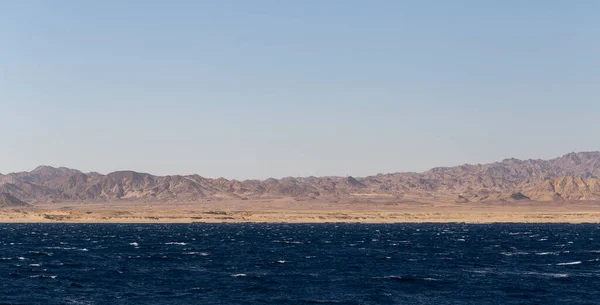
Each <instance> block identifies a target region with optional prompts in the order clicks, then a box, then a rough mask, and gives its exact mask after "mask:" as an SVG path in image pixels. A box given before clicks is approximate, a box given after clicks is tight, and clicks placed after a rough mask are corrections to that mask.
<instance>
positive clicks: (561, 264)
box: [556, 261, 581, 266]
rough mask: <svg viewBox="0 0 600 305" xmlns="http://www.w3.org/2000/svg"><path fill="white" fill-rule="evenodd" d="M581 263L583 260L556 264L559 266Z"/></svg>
mask: <svg viewBox="0 0 600 305" xmlns="http://www.w3.org/2000/svg"><path fill="white" fill-rule="evenodd" d="M579 264H581V261H575V262H568V263H558V264H556V265H557V266H568V265H579Z"/></svg>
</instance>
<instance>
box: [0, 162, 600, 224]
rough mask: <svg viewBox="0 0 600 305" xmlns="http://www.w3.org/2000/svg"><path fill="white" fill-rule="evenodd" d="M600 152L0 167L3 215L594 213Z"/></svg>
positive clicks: (438, 217)
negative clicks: (247, 166)
mask: <svg viewBox="0 0 600 305" xmlns="http://www.w3.org/2000/svg"><path fill="white" fill-rule="evenodd" d="M599 175H600V152H584V153H570V154H567V155H565V156H562V157H559V158H556V159H552V160H518V159H507V160H503V161H501V162H495V163H490V164H483V165H482V164H477V165H462V166H457V167H446V168H434V169H431V170H429V171H426V172H423V173H393V174H378V175H375V176H369V177H356V178H355V177H320V178H318V177H306V178H291V177H290V178H283V179H267V180H264V181H259V180H245V181H237V180H228V179H224V178H218V179H210V178H204V177H201V176H199V175H189V176H154V175H150V174H145V173H138V172H133V171H119V172H113V173H110V174H107V175H102V174H99V173H83V172H80V171H78V170H74V169H68V168H64V167H61V168H53V167H49V166H40V167H38V168H36V169H34V170H33V171H31V172H19V173H10V174H5V175H1V174H0V222H292V223H297V222H365V223H391V222H468V223H489V222H575V223H581V222H600V180H598V176H599Z"/></svg>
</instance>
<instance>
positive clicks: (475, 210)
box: [0, 199, 600, 223]
mask: <svg viewBox="0 0 600 305" xmlns="http://www.w3.org/2000/svg"><path fill="white" fill-rule="evenodd" d="M0 222H4V223H38V222H39V223H48V222H64V223H193V222H206V223H221V222H226V223H239V222H270V223H326V222H345V223H421V222H423V223H424V222H435V223H445V222H459V223H600V203H598V202H562V203H548V202H533V201H531V202H519V203H506V202H498V203H485V204H482V203H469V204H456V203H451V204H445V203H368V204H364V203H355V202H353V203H336V202H325V201H316V200H308V201H297V200H294V199H273V200H237V201H235V200H234V201H214V202H206V203H193V204H186V203H168V204H167V203H136V202H109V203H74V202H71V203H51V204H39V205H36V206H33V207H27V208H4V209H1V210H0Z"/></svg>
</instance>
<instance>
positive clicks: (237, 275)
mask: <svg viewBox="0 0 600 305" xmlns="http://www.w3.org/2000/svg"><path fill="white" fill-rule="evenodd" d="M231 276H233V277H242V276H248V275H247V274H245V273H238V274H232V275H231Z"/></svg>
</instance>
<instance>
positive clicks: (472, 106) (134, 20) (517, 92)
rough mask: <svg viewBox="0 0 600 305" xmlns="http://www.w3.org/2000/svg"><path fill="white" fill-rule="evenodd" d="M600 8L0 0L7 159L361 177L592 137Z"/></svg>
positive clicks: (591, 145)
mask: <svg viewBox="0 0 600 305" xmlns="http://www.w3.org/2000/svg"><path fill="white" fill-rule="evenodd" d="M599 12H600V2H599V1H584V0H581V1H564V0H560V1H558V0H557V1H549V0H540V1H522V0H518V1H517V0H515V1H508V0H504V1H481V0H476V1H475V0H474V1H443V0H439V1H397V0H390V1H366V0H364V1H351V0H339V1H333V0H329V1H323V0H315V1H309V0H303V1H259V0H253V1H245V0H239V1H224V0H223V1H221V0H219V1H197V0H193V1H192V0H190V1H182V0H178V1H162V0H161V1H148V0H144V1H131V0H128V1H122V0H115V1H108V0H102V1H78V0H72V1H60V0H57V1H47V0H44V1H29V0H24V1H13V0H7V1H2V0H0V124H1V125H0V126H1V129H0V135H1V137H0V172H1V173H7V172H13V171H21V170H31V169H33V168H34V167H36V166H37V165H40V164H47V165H53V166H67V167H72V168H77V169H81V170H83V171H98V172H101V173H108V172H110V171H114V170H119V169H132V170H138V171H144V172H150V173H154V174H177V173H181V174H188V173H198V174H200V175H203V176H207V177H219V176H223V177H227V178H266V177H268V176H274V177H282V176H297V175H300V176H308V175H346V174H349V175H354V176H364V175H370V174H376V173H379V172H382V173H385V172H397V171H422V170H426V169H428V168H430V167H434V166H442V165H443V166H446V165H458V164H462V163H467V162H468V163H477V162H481V163H483V162H490V161H496V160H500V159H503V158H507V157H518V158H549V157H555V156H559V155H562V154H564V153H567V152H570V151H587V150H598V149H599V148H600V144H599V143H600V141H599V140H600V135H599V134H600V94H599V92H600V18H598V13H599Z"/></svg>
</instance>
